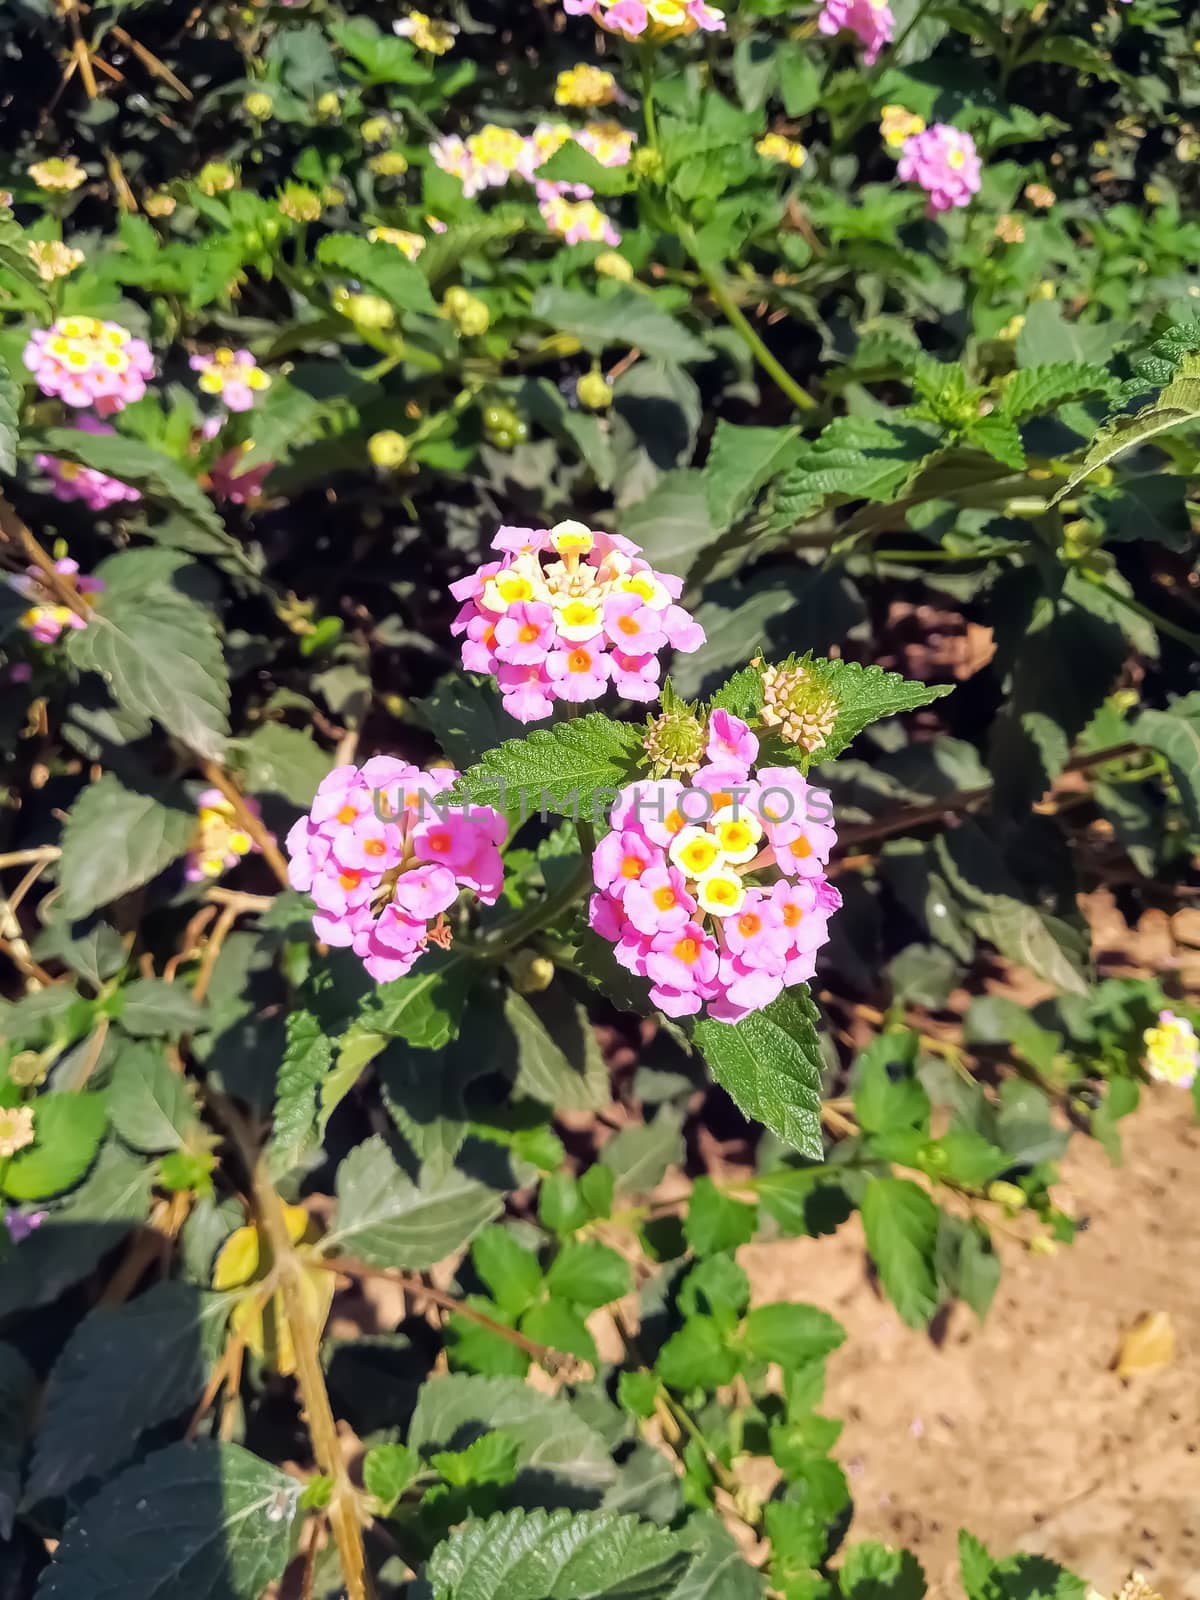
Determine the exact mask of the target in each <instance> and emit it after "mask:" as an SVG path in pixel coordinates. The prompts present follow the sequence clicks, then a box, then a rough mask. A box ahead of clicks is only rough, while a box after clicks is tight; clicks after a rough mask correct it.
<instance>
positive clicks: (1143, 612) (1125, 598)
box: [1076, 568, 1200, 655]
mask: <svg viewBox="0 0 1200 1600" xmlns="http://www.w3.org/2000/svg"><path fill="white" fill-rule="evenodd" d="M1076 570H1077V571H1078V572H1079V573H1080V575H1081V576H1082V577H1084V578H1086V579H1087V581H1088V583H1090V584H1091V585H1092V587H1093V588H1094V589H1098V590H1099V591H1100V593H1101V594H1102V595H1104V596H1105V597H1106V599H1109V600H1111V601H1112V602H1113V604H1114V605H1118V606H1124V607H1125V609H1126V611H1132V612H1133V614H1134V616H1136V617H1141V618H1142V619H1143V621H1145V622H1149V623H1152V624H1153V625H1154V627H1156V628H1157V629H1158V630H1159V632H1160V633H1165V634H1166V635H1167V637H1168V638H1169V639H1175V640H1176V641H1177V642H1178V643H1179V644H1185V645H1187V647H1188V648H1189V649H1190V650H1192V651H1194V652H1195V653H1196V654H1197V655H1200V633H1192V632H1191V630H1190V629H1188V628H1181V627H1180V626H1179V624H1178V623H1177V622H1171V621H1170V620H1169V619H1168V618H1167V617H1160V616H1159V614H1158V612H1157V611H1154V610H1152V609H1151V607H1150V606H1147V605H1143V604H1142V602H1141V601H1140V600H1138V599H1136V598H1135V597H1134V596H1133V595H1131V594H1122V593H1121V591H1120V590H1119V589H1113V588H1110V587H1109V585H1108V584H1107V583H1105V581H1104V579H1103V578H1099V577H1095V576H1093V574H1092V573H1090V572H1085V571H1083V569H1082V568H1077V569H1076Z"/></svg>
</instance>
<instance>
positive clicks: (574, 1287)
mask: <svg viewBox="0 0 1200 1600" xmlns="http://www.w3.org/2000/svg"><path fill="white" fill-rule="evenodd" d="M546 1287H547V1288H548V1289H549V1290H550V1293H551V1294H552V1295H556V1296H557V1297H558V1299H560V1300H569V1301H570V1302H571V1304H572V1305H574V1306H578V1307H580V1308H581V1309H582V1310H584V1311H595V1310H596V1309H597V1308H598V1307H600V1306H606V1305H609V1304H610V1303H611V1302H612V1301H613V1300H619V1299H620V1298H621V1296H622V1295H626V1294H628V1293H629V1291H630V1289H631V1288H632V1279H631V1276H630V1271H629V1263H628V1262H627V1261H626V1260H625V1258H624V1256H621V1255H618V1253H617V1252H616V1251H615V1250H613V1249H612V1248H611V1247H610V1246H608V1245H606V1244H601V1243H600V1242H599V1240H597V1239H568V1240H567V1242H566V1244H564V1245H563V1247H562V1249H561V1250H560V1251H559V1253H558V1255H557V1256H556V1257H555V1259H554V1262H553V1264H552V1265H551V1267H550V1271H549V1272H548V1273H547V1274H546Z"/></svg>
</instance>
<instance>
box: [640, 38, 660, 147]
mask: <svg viewBox="0 0 1200 1600" xmlns="http://www.w3.org/2000/svg"><path fill="white" fill-rule="evenodd" d="M642 117H643V119H644V120H645V123H646V144H647V147H648V148H649V149H651V150H657V149H658V125H657V123H656V122H655V119H654V46H653V45H652V44H644V45H643V46H642Z"/></svg>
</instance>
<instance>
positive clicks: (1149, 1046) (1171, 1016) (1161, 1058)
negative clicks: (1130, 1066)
mask: <svg viewBox="0 0 1200 1600" xmlns="http://www.w3.org/2000/svg"><path fill="white" fill-rule="evenodd" d="M1142 1042H1143V1043H1144V1044H1145V1046H1146V1056H1145V1062H1144V1065H1145V1068H1146V1071H1147V1072H1148V1073H1149V1075H1150V1077H1152V1078H1153V1079H1154V1080H1155V1082H1156V1083H1169V1084H1172V1085H1173V1086H1174V1087H1175V1088H1176V1089H1190V1088H1191V1086H1192V1084H1193V1082H1194V1081H1195V1077H1196V1071H1197V1068H1198V1067H1200V1039H1197V1038H1196V1030H1195V1029H1194V1028H1193V1027H1192V1024H1191V1023H1190V1022H1189V1021H1188V1019H1187V1018H1186V1017H1177V1016H1176V1015H1175V1013H1174V1012H1173V1011H1160V1012H1159V1014H1158V1025H1157V1027H1154V1028H1147V1029H1146V1031H1145V1033H1144V1034H1143V1036H1142Z"/></svg>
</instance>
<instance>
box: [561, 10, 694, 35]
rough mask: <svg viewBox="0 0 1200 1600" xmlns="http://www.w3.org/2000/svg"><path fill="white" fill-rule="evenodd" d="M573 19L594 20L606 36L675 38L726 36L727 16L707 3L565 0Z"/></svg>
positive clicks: (567, 11) (569, 14) (568, 12)
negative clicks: (615, 34) (705, 34)
mask: <svg viewBox="0 0 1200 1600" xmlns="http://www.w3.org/2000/svg"><path fill="white" fill-rule="evenodd" d="M563 10H564V11H565V12H566V13H567V15H568V16H571V17H591V19H592V21H593V22H594V23H595V24H596V25H597V27H600V28H603V29H604V30H605V32H606V33H618V34H620V35H621V37H622V38H623V39H642V38H646V39H654V40H665V39H675V38H679V37H680V36H682V35H685V34H690V33H696V32H703V33H724V31H725V13H724V12H723V11H718V10H717V8H716V6H710V5H706V4H705V0H649V3H648V4H645V3H643V0H563Z"/></svg>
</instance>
